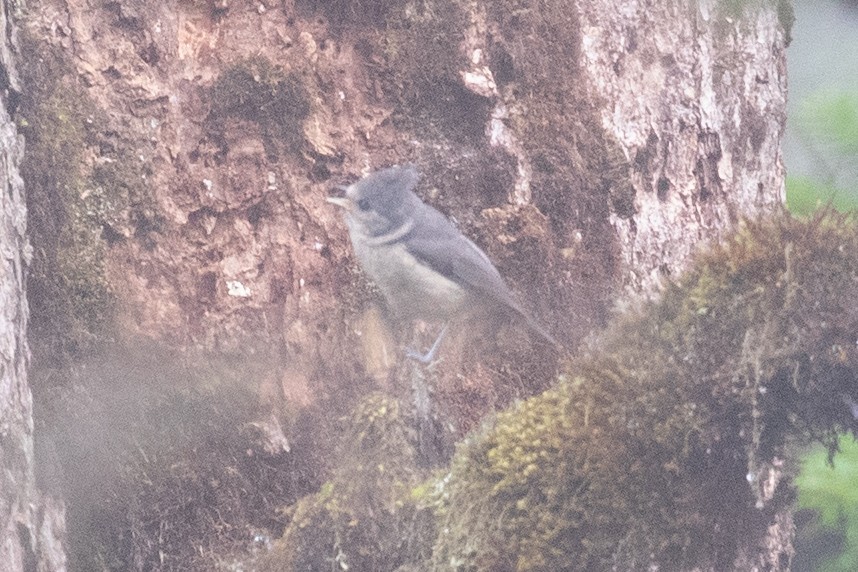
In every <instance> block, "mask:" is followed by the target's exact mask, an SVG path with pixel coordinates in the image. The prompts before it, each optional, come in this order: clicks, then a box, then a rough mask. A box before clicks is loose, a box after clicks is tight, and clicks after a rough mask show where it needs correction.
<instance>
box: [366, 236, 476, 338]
mask: <svg viewBox="0 0 858 572" xmlns="http://www.w3.org/2000/svg"><path fill="white" fill-rule="evenodd" d="M352 243H353V246H354V249H355V254H356V255H357V257H358V260H359V261H360V263H361V266H362V267H363V269H364V271H365V272H366V273H367V275H368V276H369V277H370V279H372V281H373V282H375V284H376V286H377V287H378V289H379V290H381V293H382V294H383V295H384V297H385V299H386V300H387V302H388V304H389V305H390V306H391V308H392V309H393V311H394V312H396V313H397V314H399V315H400V316H401V317H404V318H417V319H424V320H439V321H446V320H449V319H451V318H453V317H454V316H455V315H456V314H458V313H459V312H461V311H462V310H463V307H464V306H465V305H466V303H467V301H466V298H467V292H466V291H465V289H464V288H462V286H460V285H459V284H458V283H456V282H455V281H453V280H451V279H449V278H447V277H446V276H444V275H442V274H440V273H438V272H436V271H435V270H433V269H432V268H430V267H428V266H426V265H424V264H422V263H421V262H420V261H419V260H418V259H417V258H415V257H414V256H413V255H411V253H409V252H408V250H407V249H406V248H405V245H403V244H402V243H401V242H394V243H391V244H381V245H369V244H367V242H366V241H365V240H361V237H360V236H352Z"/></svg>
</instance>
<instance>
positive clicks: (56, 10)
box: [26, 0, 791, 570]
mask: <svg viewBox="0 0 858 572" xmlns="http://www.w3.org/2000/svg"><path fill="white" fill-rule="evenodd" d="M741 4H743V3H732V2H722V3H718V2H715V1H714V0H704V1H702V2H693V1H687V0H673V1H669V2H657V3H652V2H642V1H641V2H636V1H620V0H616V1H613V0H578V1H577V2H567V1H566V0H548V1H545V2H539V3H536V2H532V1H523V0H521V1H519V0H503V1H501V0H498V1H496V2H484V1H479V0H434V1H429V0H427V1H423V2H414V3H397V2H361V1H358V0H354V1H348V0H336V1H335V0H331V1H330V2H312V1H309V0H306V1H294V2H293V1H291V0H285V1H282V2H280V1H275V0H262V1H260V2H241V1H239V2H221V1H202V0H196V1H191V0H187V1H161V0H151V1H145V2H140V1H126V0H115V1H108V2H102V1H96V0H41V1H34V2H32V3H31V12H30V14H29V15H28V16H27V18H26V27H27V31H28V34H29V36H30V37H31V38H32V42H33V44H32V45H33V50H32V52H30V53H31V54H34V55H33V56H32V57H33V58H34V59H40V61H41V58H42V54H49V53H50V54H53V55H54V56H56V58H57V59H58V60H60V61H61V62H63V65H62V66H59V67H58V68H55V69H53V70H49V71H48V72H45V73H52V74H59V75H61V78H60V79H61V81H59V82H58V84H59V85H61V86H64V87H62V88H58V90H57V91H58V92H60V93H68V98H69V101H68V102H67V103H68V105H67V108H64V109H63V113H59V114H58V116H61V117H68V116H70V115H71V116H72V117H76V115H75V114H77V116H79V121H78V123H80V124H82V125H84V127H81V131H86V133H85V135H79V136H76V137H79V138H78V139H70V141H71V143H70V144H69V145H68V148H69V149H75V148H76V149H80V153H81V154H80V165H79V167H80V173H77V174H75V177H77V178H76V179H75V180H74V181H68V184H66V185H65V187H66V188H67V189H69V192H70V197H71V200H70V203H75V204H78V205H79V209H78V211H76V212H70V213H67V214H66V215H64V216H65V218H66V219H68V220H72V221H77V222H76V223H75V224H80V229H78V230H77V231H75V234H76V235H79V236H87V237H89V239H88V240H89V241H90V242H91V243H92V244H97V245H98V249H97V250H96V251H95V252H94V253H93V252H91V251H90V250H86V252H87V256H88V257H89V258H87V259H88V260H93V261H94V262H93V263H92V264H91V267H90V268H91V273H90V275H88V276H87V277H86V279H85V280H82V281H81V283H82V284H84V285H85V286H86V288H87V290H86V291H87V292H89V293H91V292H92V291H96V290H97V292H98V295H91V296H87V297H86V299H87V300H100V299H101V294H102V293H108V294H109V296H110V297H111V299H113V300H115V305H111V307H110V310H109V311H108V309H107V308H104V307H101V306H99V305H98V303H96V304H95V305H94V306H93V307H89V308H88V309H87V312H86V313H87V315H90V314H99V312H102V313H103V314H104V320H102V321H101V322H99V320H91V321H90V322H86V323H83V325H80V326H79V327H78V325H75V326H74V327H71V326H70V327H68V328H65V331H64V334H70V332H71V333H74V332H77V331H78V330H85V335H83V336H81V337H82V338H84V339H87V340H93V339H94V340H97V341H98V340H101V341H104V340H107V339H113V338H117V339H120V340H124V341H126V342H127V343H133V342H132V340H135V339H138V338H141V337H142V338H147V339H150V340H155V341H156V342H157V343H160V344H164V345H169V346H172V347H175V348H178V349H182V350H189V349H192V348H193V349H202V350H203V351H209V352H236V353H241V352H253V351H257V350H261V351H260V355H262V354H265V355H268V354H267V353H266V352H270V353H274V354H276V355H277V356H279V359H280V361H279V362H278V367H276V368H272V371H274V373H272V374H271V375H270V378H269V379H266V380H264V381H263V382H260V384H261V385H265V389H264V391H270V392H273V393H274V394H277V396H278V398H279V399H284V400H285V401H287V402H289V403H290V404H297V405H298V406H301V407H309V406H312V405H314V404H318V402H320V401H324V402H325V403H328V402H330V403H335V404H336V405H334V406H333V407H335V409H334V410H333V411H332V413H331V414H330V415H329V416H330V417H332V418H336V417H337V415H339V414H341V413H342V412H343V411H347V410H348V406H349V404H350V399H351V398H352V397H353V396H354V395H355V394H356V393H360V392H361V391H364V390H365V389H366V388H367V387H369V386H372V385H373V384H376V383H378V382H379V380H381V381H382V382H383V381H385V380H387V379H388V378H389V375H388V374H389V372H390V370H391V368H392V367H393V365H392V364H394V363H395V362H396V360H395V359H392V358H391V355H395V354H396V352H398V351H399V349H398V348H390V342H389V340H388V339H387V338H386V337H385V335H384V334H375V331H376V327H375V326H376V322H375V321H374V320H373V319H372V316H373V315H374V314H373V313H372V312H367V313H364V312H363V310H364V308H366V307H367V306H368V305H369V303H370V301H371V300H372V299H373V298H374V294H373V292H372V290H371V289H370V288H368V287H367V286H366V283H365V281H364V280H363V279H362V278H361V276H360V272H359V271H358V270H357V267H356V265H355V263H354V260H353V258H352V256H351V253H350V247H349V245H348V242H347V237H346V234H345V229H344V227H343V224H342V221H341V220H340V218H339V213H337V212H336V211H335V210H334V209H333V208H331V207H330V206H329V205H327V204H326V203H325V201H324V198H325V196H326V195H327V194H328V192H329V190H330V188H331V187H332V186H333V185H334V184H335V183H342V182H348V181H351V180H354V178H355V177H357V176H358V175H359V174H360V173H362V172H364V171H366V170H368V169H371V168H377V167H380V166H384V165H389V164H392V163H401V162H405V161H413V162H415V163H416V164H417V165H418V166H419V168H420V170H421V171H422V172H423V175H424V182H423V183H422V185H421V186H420V187H419V189H418V190H419V192H420V193H421V194H422V195H423V196H424V197H425V198H427V200H428V201H429V202H432V203H433V204H435V205H437V206H438V207H439V208H441V209H442V210H443V211H444V212H445V213H447V214H449V215H451V216H453V217H454V218H455V219H456V220H457V222H458V223H459V224H460V226H461V227H462V229H463V231H465V232H466V234H468V235H470V236H472V237H474V238H475V240H476V241H477V242H478V243H479V244H480V245H481V246H483V247H484V248H485V249H486V250H487V252H488V253H489V255H490V256H491V257H492V259H493V260H494V261H495V262H496V263H497V265H498V267H499V268H500V270H501V271H502V273H503V274H504V275H505V276H506V277H507V278H508V280H509V282H510V283H511V285H512V286H513V288H514V289H515V290H517V291H519V292H521V293H522V294H523V296H522V298H524V300H525V305H526V306H527V307H529V308H532V309H533V310H534V312H535V313H536V314H537V315H538V316H539V317H541V318H543V319H544V321H546V322H549V323H550V326H551V329H552V332H553V333H555V334H556V335H557V336H558V337H560V338H562V339H563V340H565V342H566V343H567V345H568V346H569V347H570V348H573V347H575V346H576V345H577V344H578V342H579V341H580V340H581V339H583V338H584V337H585V336H586V335H587V334H588V333H590V332H592V331H593V330H594V329H596V328H598V327H600V326H601V325H603V324H604V323H605V322H606V321H607V319H608V317H609V315H610V308H611V307H613V306H614V305H615V303H616V302H617V301H618V300H621V299H622V295H621V294H620V293H621V292H622V291H623V290H624V289H625V290H626V294H628V293H634V294H640V293H652V292H654V291H656V290H657V286H658V282H659V280H660V278H661V277H662V276H664V275H674V276H675V275H677V274H678V273H680V272H681V271H682V269H683V268H684V267H685V266H686V265H687V264H688V261H689V258H690V255H691V253H692V252H693V251H694V249H695V248H696V246H697V245H698V244H699V243H701V242H705V241H707V240H717V239H718V238H719V236H721V235H722V234H723V233H724V232H726V231H728V230H729V229H730V228H731V227H732V225H733V224H734V223H735V222H736V221H737V220H739V219H740V218H741V217H742V216H754V215H757V214H761V213H765V212H768V211H771V210H773V209H774V208H776V206H777V205H779V204H780V203H781V202H782V200H783V194H784V187H783V176H784V172H783V166H782V162H781V156H780V150H779V143H780V137H781V134H782V130H783V123H784V110H785V94H786V85H785V66H784V49H785V41H786V40H785V37H786V36H785V32H784V30H783V28H782V26H781V23H780V22H779V20H778V13H777V10H776V7H775V6H774V5H773V4H770V3H766V2H760V3H749V4H753V6H748V7H746V8H744V9H741V8H736V10H737V13H731V12H730V11H729V10H730V8H729V6H733V5H741ZM727 5H729V6H727ZM47 59H48V57H47V56H45V60H47ZM57 69H59V70H60V71H59V72H57ZM40 73H41V72H40ZM38 80H39V77H38V74H37V76H36V78H35V79H34V81H38ZM66 88H67V89H66ZM64 89H65V90H66V91H64ZM68 109H72V110H73V111H74V113H71V114H70V113H69V112H68ZM48 155H56V153H48ZM58 176H59V175H58ZM120 191H121V192H120ZM41 226H42V227H44V228H48V227H50V225H47V224H45V225H41ZM48 250H50V249H49V248H48ZM75 257H77V258H80V256H78V254H75ZM60 266H62V265H60ZM33 301H34V308H35V309H34V314H38V315H35V316H34V322H38V323H39V324H42V325H43V326H44V328H43V329H44V331H45V332H47V333H46V334H45V335H46V336H53V335H55V334H56V332H50V331H49V330H50V320H49V319H48V318H46V316H51V317H53V316H54V315H55V314H52V313H50V312H48V311H46V310H44V309H45V308H49V307H51V305H50V303H49V302H51V301H52V297H51V296H45V298H44V299H43V298H41V297H39V296H34V298H33ZM104 322H107V323H109V324H110V327H109V328H108V329H109V331H107V330H108V329H105V330H99V329H98V327H95V326H93V325H92V324H93V323H104ZM70 323H71V322H70ZM74 324H78V322H74ZM40 328H41V326H40ZM39 331H42V329H39ZM60 345H62V344H60ZM65 345H66V346H67V345H70V344H65ZM73 345H74V346H75V347H79V345H80V344H78V343H77V341H75V343H74V344H73ZM499 345H500V346H501V349H502V350H503V351H500V352H494V353H492V354H491V355H489V356H488V357H485V358H483V357H482V356H480V359H464V358H462V357H461V356H459V355H457V354H456V351H455V350H453V349H448V352H450V354H452V355H450V354H448V357H447V359H446V360H445V363H444V364H443V365H442V366H441V368H440V373H439V376H440V379H439V380H438V381H437V383H436V387H435V390H436V395H435V397H436V399H437V400H439V401H440V402H441V403H443V405H444V409H445V410H446V411H448V412H449V415H450V416H451V417H452V418H453V419H454V420H455V423H456V424H457V429H458V430H459V432H460V433H464V432H465V431H466V430H467V429H468V428H469V427H472V426H474V425H475V424H477V423H478V422H479V420H480V419H481V417H482V415H483V414H485V412H486V411H488V410H490V409H492V407H494V406H501V405H503V404H505V403H507V402H508V401H509V400H510V399H511V398H513V397H518V396H523V395H529V394H532V393H533V392H535V391H538V390H539V389H541V388H544V387H546V386H547V385H548V384H550V383H551V381H552V380H553V378H554V375H555V372H556V368H555V365H554V363H553V362H552V361H551V359H550V356H546V352H543V351H531V350H530V349H529V346H528V345H527V341H526V339H522V335H520V334H518V333H517V332H512V333H509V332H507V333H506V334H505V336H504V335H502V336H501V339H500V341H499ZM449 346H453V347H455V344H453V343H451V344H449ZM63 347H65V346H63ZM45 353H46V354H47V353H49V352H45ZM496 354H497V355H496ZM471 358H473V356H471ZM284 363H285V365H284ZM394 377H395V376H394ZM404 379H406V377H404V376H400V378H399V379H398V383H399V384H400V385H404V386H405V387H407V386H408V382H407V381H404ZM326 400H327V401H326ZM336 408H338V409H336ZM266 415H267V413H266ZM769 461H770V460H761V461H760V463H761V465H764V464H765V463H768V462H769ZM757 484H758V483H757ZM757 484H755V486H756V485H757ZM759 486H761V487H762V485H759ZM767 490H768V489H767ZM761 498H763V500H764V502H765V498H766V497H765V495H762V496H761ZM790 526H791V524H790V522H789V516H788V515H785V514H782V515H777V516H776V517H775V518H774V519H773V521H772V534H771V538H770V539H768V540H766V542H765V543H764V546H763V545H758V544H753V545H749V546H748V547H747V550H745V551H743V554H744V555H743V556H742V557H741V560H740V561H738V562H737V564H736V566H737V569H743V570H745V569H748V570H749V569H754V568H755V567H757V566H759V567H762V565H763V563H769V564H770V565H772V566H773V567H774V568H783V566H782V565H781V564H780V562H781V560H782V558H781V555H784V554H786V555H788V554H789V552H790V544H789V539H790V534H791V533H790ZM754 542H756V541H754ZM787 560H788V558H787Z"/></svg>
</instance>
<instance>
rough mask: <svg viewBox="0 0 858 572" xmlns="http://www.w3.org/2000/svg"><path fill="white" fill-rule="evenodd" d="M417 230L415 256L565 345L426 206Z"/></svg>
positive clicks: (409, 241)
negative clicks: (522, 305)
mask: <svg viewBox="0 0 858 572" xmlns="http://www.w3.org/2000/svg"><path fill="white" fill-rule="evenodd" d="M423 206H424V208H423V209H420V213H419V214H418V213H415V215H414V216H415V218H417V217H418V216H419V217H420V219H419V220H416V221H415V223H416V224H415V225H414V229H413V230H412V231H411V232H410V233H409V234H408V235H407V237H405V244H406V248H407V249H408V251H409V252H410V253H411V255H412V256H414V257H415V258H417V259H418V260H420V261H422V262H423V263H424V264H426V265H427V266H429V267H430V268H432V269H434V270H435V271H436V272H439V273H440V274H442V275H444V276H446V277H447V278H449V279H451V280H453V281H454V282H456V283H458V284H462V285H463V286H465V287H466V289H467V290H468V291H470V292H475V293H477V294H483V295H485V296H488V297H489V298H490V299H491V300H493V301H495V302H496V303H498V304H500V305H501V306H502V307H505V308H508V309H510V310H512V311H513V312H514V313H516V314H518V315H519V316H521V317H522V318H523V319H524V321H525V322H526V323H527V325H528V327H530V329H531V330H533V331H534V332H536V333H537V334H539V335H540V336H542V337H543V338H545V339H546V340H547V341H548V342H549V343H551V344H552V345H554V346H555V347H557V348H561V347H562V345H561V344H560V343H559V342H558V341H557V340H555V339H554V337H552V335H551V334H549V333H548V331H547V330H545V328H543V327H542V326H541V325H540V324H539V323H538V322H537V321H536V320H534V319H533V317H531V316H530V314H528V313H527V312H525V311H524V309H523V308H522V307H521V306H520V305H519V304H518V302H517V301H516V300H515V297H514V296H513V294H512V291H511V290H510V289H509V286H507V285H506V282H504V280H503V278H502V277H501V275H500V272H498V270H497V268H495V266H494V264H492V262H491V260H489V257H488V256H486V254H485V253H484V252H483V251H482V250H480V248H479V247H478V246H477V245H476V244H474V243H473V242H471V241H470V240H469V239H468V238H467V237H466V236H465V235H463V234H462V233H461V232H459V230H458V229H457V228H456V227H455V226H453V223H451V222H450V221H449V220H447V218H446V217H445V216H444V215H442V214H441V213H440V212H438V211H437V210H435V209H434V208H432V207H430V206H429V205H423Z"/></svg>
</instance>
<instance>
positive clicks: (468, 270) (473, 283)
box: [327, 164, 561, 363]
mask: <svg viewBox="0 0 858 572" xmlns="http://www.w3.org/2000/svg"><path fill="white" fill-rule="evenodd" d="M419 179H420V176H419V174H418V172H417V169H416V168H415V167H414V166H413V165H411V164H406V165H401V166H399V165H397V166H393V167H388V168H386V169H381V170H378V171H375V172H372V173H370V174H368V175H366V176H365V177H363V178H362V179H360V180H358V181H357V182H355V183H353V184H350V185H346V186H339V187H338V189H339V190H340V191H344V195H343V196H332V197H329V198H328V199H327V200H328V202H330V203H332V204H334V205H337V206H338V207H341V208H342V209H343V210H344V212H345V221H346V225H347V226H348V229H349V237H350V239H351V243H352V248H353V249H354V253H355V256H356V257H357V260H358V262H359V263H360V265H361V267H362V268H363V270H364V272H365V273H366V274H367V276H368V277H369V278H370V279H371V280H372V281H373V282H374V283H375V285H376V286H377V287H378V289H379V290H380V291H381V293H382V295H383V296H384V298H385V300H386V302H387V304H388V306H389V307H390V309H391V311H392V312H393V314H394V315H396V316H397V317H399V318H401V319H407V320H415V319H419V320H424V321H437V322H442V323H444V327H443V329H442V330H441V332H440V334H439V335H438V337H437V338H436V340H435V342H434V343H433V344H432V347H431V348H430V349H429V351H428V352H426V353H425V354H421V353H419V352H416V351H413V350H409V352H408V355H409V357H412V358H414V359H416V360H418V361H420V362H421V363H431V362H432V361H434V359H435V357H436V355H437V352H438V349H439V347H440V344H441V340H442V339H443V338H444V335H445V334H446V332H447V330H448V327H449V324H450V322H451V321H453V320H455V319H457V318H462V317H464V316H466V315H469V314H470V313H471V312H472V311H473V310H475V309H477V308H482V309H485V310H487V311H489V312H491V313H498V312H499V313H502V314H506V315H511V316H516V317H517V318H518V319H519V320H521V321H523V322H524V324H526V325H527V326H528V327H529V328H530V330H531V331H533V332H534V333H536V334H537V335H538V336H539V337H540V338H542V339H544V340H545V341H547V342H548V343H550V344H551V345H553V346H555V347H561V346H560V344H559V343H558V342H557V341H556V340H555V339H554V337H553V336H552V335H551V334H549V333H548V331H547V330H545V328H543V327H542V326H541V325H540V324H539V323H538V322H537V321H536V320H535V319H534V318H533V317H531V315H530V314H529V313H527V312H526V311H525V310H524V309H523V308H522V306H521V305H520V304H519V303H518V301H517V300H516V298H515V296H514V295H513V293H512V290H511V289H510V288H509V286H507V284H506V282H505V281H504V279H503V277H502V276H501V274H500V272H498V270H497V268H495V266H494V264H492V262H491V260H490V259H489V257H488V256H487V255H486V253H485V252H483V251H482V249H480V247H478V246H477V245H476V244H474V242H473V241H471V240H470V239H469V238H467V237H466V236H465V235H464V234H462V233H461V232H460V231H459V229H458V228H456V226H455V225H454V224H453V223H452V222H451V221H450V220H449V219H448V218H447V217H445V216H444V215H443V214H442V213H440V212H439V211H438V210H436V209H435V208H433V207H432V206H430V205H428V204H426V203H424V202H423V201H422V200H421V199H420V197H418V196H417V194H416V193H415V192H414V188H415V187H416V185H417V183H418V181H419Z"/></svg>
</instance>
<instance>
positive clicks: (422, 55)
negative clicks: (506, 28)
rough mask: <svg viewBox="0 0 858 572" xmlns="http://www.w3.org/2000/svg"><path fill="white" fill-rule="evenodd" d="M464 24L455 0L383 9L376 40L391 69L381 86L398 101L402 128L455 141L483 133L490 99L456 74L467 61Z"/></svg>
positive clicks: (463, 15)
mask: <svg viewBox="0 0 858 572" xmlns="http://www.w3.org/2000/svg"><path fill="white" fill-rule="evenodd" d="M467 26H468V18H467V16H466V14H465V11H464V10H463V8H462V6H461V2H459V1H457V0H431V1H428V2H418V3H410V4H404V5H402V6H400V7H399V8H398V9H396V10H390V11H389V12H388V14H387V18H386V26H385V27H384V29H383V31H381V32H380V33H379V35H378V36H376V41H377V42H378V47H379V51H380V53H381V54H383V57H384V58H385V59H386V60H387V61H386V64H387V65H386V67H387V68H388V69H389V70H390V73H389V74H386V75H385V76H384V77H383V79H384V80H385V81H384V84H383V85H384V86H385V90H386V91H387V93H388V95H389V97H390V98H391V99H393V100H394V101H398V102H399V104H400V105H399V110H398V113H397V116H396V118H395V119H396V121H397V122H398V123H399V124H401V125H402V126H403V127H411V128H415V129H420V130H421V131H422V132H425V133H423V135H422V136H423V137H432V136H437V135H439V134H440V135H442V136H446V137H450V138H451V139H453V140H455V141H457V142H458V143H459V144H461V143H464V142H473V141H477V140H481V139H482V138H483V137H484V132H485V125H486V122H487V120H488V114H489V111H490V101H489V100H488V99H486V98H484V97H481V96H478V95H476V94H474V93H472V92H470V91H469V90H467V89H466V88H465V87H464V86H463V85H462V79H461V76H460V70H462V69H466V66H467V60H466V59H465V56H463V55H462V54H461V50H460V45H461V44H462V42H463V41H464V39H465V31H466V29H467Z"/></svg>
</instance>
